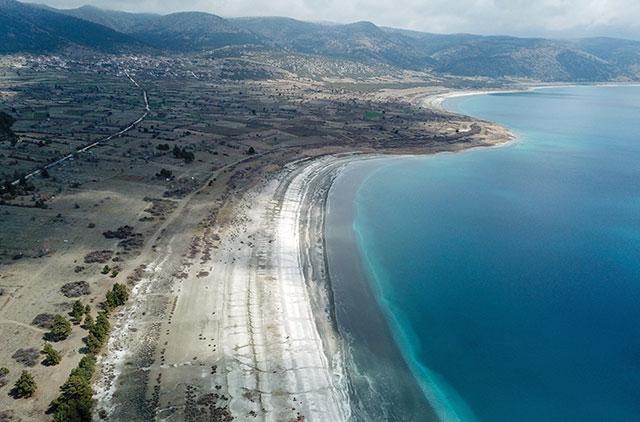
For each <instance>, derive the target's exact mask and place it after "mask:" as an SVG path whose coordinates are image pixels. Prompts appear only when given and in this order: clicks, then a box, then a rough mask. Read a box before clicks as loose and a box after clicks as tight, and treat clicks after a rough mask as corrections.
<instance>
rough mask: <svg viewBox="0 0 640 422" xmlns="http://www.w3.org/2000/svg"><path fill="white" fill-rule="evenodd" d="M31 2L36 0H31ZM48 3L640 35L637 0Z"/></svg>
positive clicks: (423, 26)
mask: <svg viewBox="0 0 640 422" xmlns="http://www.w3.org/2000/svg"><path fill="white" fill-rule="evenodd" d="M32 1H36V0H32ZM40 1H43V2H44V3H46V4H49V5H51V6H54V7H65V8H66V7H77V6H81V5H83V4H93V5H94V6H98V7H101V8H106V9H118V10H127V11H136V12H157V13H170V12H175V11H184V10H201V11H206V12H211V13H215V14H218V15H221V16H290V17H294V18H298V19H303V20H313V21H333V22H354V21H360V20H368V21H372V22H374V23H376V24H378V25H386V26H393V27H398V28H407V29H415V30H421V31H428V32H442V33H452V32H469V33H479V34H509V35H521V36H567V37H575V36H596V35H598V36H600V35H607V36H622V37H626V38H634V39H640V0H40Z"/></svg>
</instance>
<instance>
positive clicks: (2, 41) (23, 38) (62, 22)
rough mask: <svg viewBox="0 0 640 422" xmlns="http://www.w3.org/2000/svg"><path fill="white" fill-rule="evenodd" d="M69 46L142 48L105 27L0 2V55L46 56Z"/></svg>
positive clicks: (4, 1) (17, 3) (59, 14)
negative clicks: (37, 54) (45, 54)
mask: <svg viewBox="0 0 640 422" xmlns="http://www.w3.org/2000/svg"><path fill="white" fill-rule="evenodd" d="M69 46H81V47H86V48H92V49H98V50H103V51H112V52H115V51H122V50H125V49H128V48H135V47H140V46H139V45H138V43H137V42H136V41H135V40H134V39H132V38H131V37H129V36H127V35H125V34H122V33H119V32H117V31H114V30H113V29H110V28H107V27H105V26H102V25H98V24H95V23H93V22H88V21H86V20H82V19H78V18H75V17H73V16H68V15H65V14H62V13H58V12H55V11H52V10H48V9H44V8H41V7H37V6H32V5H28V4H23V3H20V2H17V1H15V0H0V53H15V52H27V53H47V52H52V51H56V50H59V49H61V48H64V47H69Z"/></svg>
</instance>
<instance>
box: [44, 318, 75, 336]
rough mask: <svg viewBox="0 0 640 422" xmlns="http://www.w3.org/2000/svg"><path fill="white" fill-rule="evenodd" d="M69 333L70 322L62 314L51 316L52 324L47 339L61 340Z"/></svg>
mask: <svg viewBox="0 0 640 422" xmlns="http://www.w3.org/2000/svg"><path fill="white" fill-rule="evenodd" d="M70 334H71V323H70V322H69V320H68V319H66V318H65V317H63V316H62V315H56V316H54V317H53V325H52V326H51V331H50V332H49V333H48V337H49V339H51V340H52V341H61V340H64V339H66V338H67V337H69V335H70Z"/></svg>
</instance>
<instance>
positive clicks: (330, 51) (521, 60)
mask: <svg viewBox="0 0 640 422" xmlns="http://www.w3.org/2000/svg"><path fill="white" fill-rule="evenodd" d="M233 21H234V22H236V23H237V24H238V25H240V26H242V27H244V28H245V29H247V30H250V31H252V32H254V33H257V34H260V35H262V36H264V37H265V38H268V39H270V41H271V43H272V44H273V45H277V46H282V47H285V48H287V49H289V50H292V51H296V52H300V53H310V54H318V55H325V56H333V57H341V58H349V59H355V60H377V61H382V62H385V63H387V64H391V65H394V66H397V67H400V68H404V69H415V70H421V69H422V70H431V71H434V72H436V73H444V74H451V75H456V76H468V77H488V78H519V79H532V80H540V81H572V82H579V81H582V82H592V81H608V80H614V79H621V80H625V79H638V78H640V42H637V41H627V40H616V39H602V38H600V39H583V40H577V41H574V40H548V39H542V38H516V37H497V36H494V37H490V36H478V35H469V34H453V35H441V34H429V33H423V32H416V31H406V30H399V29H393V28H379V27H377V26H375V25H374V24H371V23H365V22H361V23H356V24H350V25H330V24H315V23H309V22H300V21H296V20H294V19H287V18H259V17H258V18H239V19H234V20H233Z"/></svg>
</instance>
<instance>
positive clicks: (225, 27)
mask: <svg viewBox="0 0 640 422" xmlns="http://www.w3.org/2000/svg"><path fill="white" fill-rule="evenodd" d="M61 12H62V13H65V14H68V15H70V16H74V17H77V18H81V19H85V20H87V21H91V22H94V23H97V24H100V25H105V26H108V27H109V28H111V29H113V30H115V31H120V32H122V33H124V34H127V35H130V36H132V37H133V38H135V39H137V40H138V41H140V42H143V43H145V44H147V45H149V46H152V47H155V48H158V49H163V50H172V51H198V50H207V49H215V48H220V47H225V46H230V45H244V44H262V43H263V42H264V40H262V39H260V37H258V36H256V35H255V34H253V33H251V32H250V31H248V30H246V29H243V28H240V27H238V26H236V25H234V24H233V23H232V22H231V21H229V20H227V19H223V18H221V17H219V16H216V15H212V14H210V13H202V12H181V13H172V14H169V15H154V14H145V13H127V12H118V11H111V10H103V9H98V8H96V7H92V6H83V7H80V8H78V9H69V10H61Z"/></svg>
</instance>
